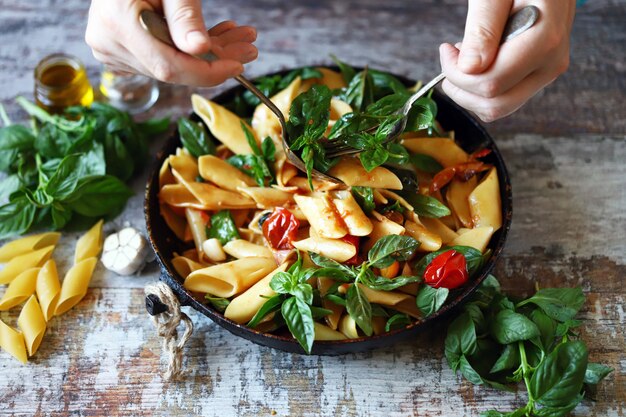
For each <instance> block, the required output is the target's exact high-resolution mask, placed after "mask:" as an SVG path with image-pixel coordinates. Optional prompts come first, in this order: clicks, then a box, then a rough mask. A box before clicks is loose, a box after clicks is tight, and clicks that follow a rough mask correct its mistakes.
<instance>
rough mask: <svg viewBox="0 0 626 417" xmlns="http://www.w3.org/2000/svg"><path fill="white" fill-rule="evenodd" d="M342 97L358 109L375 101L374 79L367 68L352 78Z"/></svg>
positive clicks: (362, 108)
mask: <svg viewBox="0 0 626 417" xmlns="http://www.w3.org/2000/svg"><path fill="white" fill-rule="evenodd" d="M341 98H342V99H343V101H345V102H346V103H348V104H349V105H350V106H351V107H352V108H353V109H355V110H357V111H361V110H364V109H365V108H366V107H367V106H369V105H370V104H371V103H373V102H374V81H373V79H372V76H371V74H370V73H369V71H368V69H367V68H366V69H364V70H363V71H361V72H359V73H358V74H356V75H355V76H354V78H352V80H351V81H350V84H348V87H347V88H346V91H345V92H344V94H343V96H342V97H341Z"/></svg>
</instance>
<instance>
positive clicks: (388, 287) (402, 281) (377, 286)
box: [361, 275, 422, 291]
mask: <svg viewBox="0 0 626 417" xmlns="http://www.w3.org/2000/svg"><path fill="white" fill-rule="evenodd" d="M421 281H422V279H421V278H420V277H415V276H404V275H401V276H397V277H395V278H392V279H389V278H385V277H380V276H372V278H371V279H362V280H361V283H362V284H363V285H365V286H366V287H369V288H371V289H373V290H379V291H393V290H395V289H397V288H400V287H403V286H405V285H407V284H411V283H414V282H421Z"/></svg>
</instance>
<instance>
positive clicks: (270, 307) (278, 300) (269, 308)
mask: <svg viewBox="0 0 626 417" xmlns="http://www.w3.org/2000/svg"><path fill="white" fill-rule="evenodd" d="M276 275H278V274H276ZM276 275H274V276H276ZM272 281H273V280H272ZM284 299H285V297H284V296H283V295H281V294H278V295H275V296H273V297H270V298H268V300H267V301H266V302H265V303H263V305H262V306H261V308H260V309H259V311H257V312H256V314H255V315H254V317H252V319H251V320H250V321H249V322H248V324H247V326H248V327H250V328H252V329H254V328H255V327H256V326H257V325H258V324H259V323H260V322H261V320H263V319H264V318H265V316H267V315H268V314H271V313H274V312H276V311H278V310H280V307H281V305H282V304H283V300H284Z"/></svg>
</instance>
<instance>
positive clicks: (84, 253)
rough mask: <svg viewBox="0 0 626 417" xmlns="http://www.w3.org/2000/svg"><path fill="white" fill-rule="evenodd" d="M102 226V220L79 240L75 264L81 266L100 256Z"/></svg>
mask: <svg viewBox="0 0 626 417" xmlns="http://www.w3.org/2000/svg"><path fill="white" fill-rule="evenodd" d="M102 224H103V221H102V220H100V221H98V222H97V223H96V224H94V225H93V226H92V227H91V229H89V230H88V231H87V233H85V234H84V235H82V236H81V237H80V239H78V242H76V249H75V251H74V264H79V263H80V262H82V261H84V260H85V259H88V258H92V257H94V256H98V255H99V254H100V251H101V250H102V241H103V236H102Z"/></svg>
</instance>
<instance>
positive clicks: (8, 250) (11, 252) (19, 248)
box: [0, 232, 61, 263]
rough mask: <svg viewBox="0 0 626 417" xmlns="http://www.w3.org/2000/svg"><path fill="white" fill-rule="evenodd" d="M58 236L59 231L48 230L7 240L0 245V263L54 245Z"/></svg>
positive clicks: (59, 235)
mask: <svg viewBox="0 0 626 417" xmlns="http://www.w3.org/2000/svg"><path fill="white" fill-rule="evenodd" d="M60 237H61V234H60V233H57V232H48V233H41V234H38V235H32V236H26V237H23V238H21V239H16V240H13V241H11V242H7V243H5V244H4V245H2V247H0V263H5V262H9V261H11V259H13V258H15V257H16V256H20V255H24V254H26V253H29V252H34V251H36V250H38V249H42V248H44V247H47V246H55V245H56V244H57V242H58V241H59V238H60Z"/></svg>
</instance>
